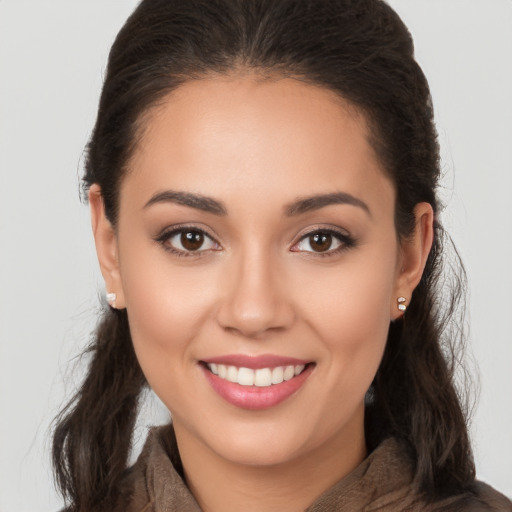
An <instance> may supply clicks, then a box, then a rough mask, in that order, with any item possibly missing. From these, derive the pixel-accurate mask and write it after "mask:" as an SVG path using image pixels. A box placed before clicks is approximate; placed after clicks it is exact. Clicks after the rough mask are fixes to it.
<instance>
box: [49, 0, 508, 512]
mask: <svg viewBox="0 0 512 512" xmlns="http://www.w3.org/2000/svg"><path fill="white" fill-rule="evenodd" d="M438 178H439V155H438V146H437V139H436V133H435V129H434V125H433V114H432V106H431V99H430V94H429V90H428V85H427V83H426V81H425V78H424V76H423V73H422V71H421V70H420V68H419V67H418V65H417V63H416V62H415V61H414V57H413V46H412V41H411V38H410V35H409V33H408V31H407V29H406V28H405V26H404V25H403V23H402V22H401V20H400V19H399V18H398V16H397V15H396V14H395V13H394V12H393V11H392V10H391V9H390V8H389V7H388V6H387V4H385V3H384V2H382V1H380V0H336V1H333V0H321V1H318V0H316V1H306V0H302V1H300V0H280V1H278V2H276V1H275V0H257V1H254V0H222V1H221V0H214V1H211V0H209V1H206V0H203V1H201V0H190V1H188V2H179V1H170V0H144V1H143V2H142V3H141V4H140V5H139V7H138V8H137V9H136V11H135V12H134V14H133V15H132V16H131V17H130V19H129V20H128V21H127V23H126V24H125V26H124V27H123V29H122V30H121V32H120V33H119V35H118V37H117V39H116V41H115V43H114V45H113V48H112V51H111V54H110V58H109V65H108V69H107V75H106V79H105V84H104V87H103V92H102V97H101V101H100V107H99V112H98V119H97V123H96V127H95V129H94V132H93V135H92V138H91V141H90V144H89V147H88V153H87V164H86V174H85V177H84V184H85V189H86V191H87V192H88V197H89V201H90V205H91V215H92V225H93V232H94V236H95V241H96V248H97V253H98V258H99V262H100V267H101V270H102V274H103V277H104V279H105V285H106V290H107V292H108V294H107V298H108V301H109V305H110V307H109V308H108V311H106V313H105V316H104V318H103V319H102V322H101V324H100V325H99V327H98V331H97V338H96V340H95V344H94V346H93V347H92V348H91V352H92V361H91V366H90V368H89V374H88V376H87V378H86V380H85V382H84V384H83V387H82V389H81V390H80V392H79V393H78V395H77V396H76V397H75V398H74V400H73V401H72V402H71V403H70V405H69V406H68V407H67V409H66V410H65V411H63V413H62V415H61V418H60V420H59V424H58V426H57V428H56V432H55V438H54V452H53V453H54V464H55V468H56V476H57V481H58V483H59V485H60V487H61V489H62V492H63V494H64V495H65V496H67V497H68V499H69V503H70V510H76V511H90V510H130V511H132V510H133V511H142V510H144V511H149V510H155V511H156V510H203V511H217V510H222V511H229V510H265V511H272V510H280V511H283V510H285V511H288V510H289V511H296V510H306V509H307V510H312V511H320V510H512V504H511V503H510V502H509V501H508V500H507V499H506V498H505V497H504V496H502V495H501V494H499V493H498V492H496V491H494V490H492V489H491V488H490V487H488V486H486V485H485V484H482V483H478V482H476V481H475V471H474V465H473V462H472V456H471V448H470V443H469V439H468V433H467V427H466V422H465V416H464V412H463V407H462V406H461V404H460V402H459V398H458V394H457V392H456V390H455V388H454V383H453V370H454V367H453V362H452V361H451V360H449V359H448V360H447V359H446V357H445V354H449V353H450V349H451V348H453V347H454V344H455V342H456V340H454V339H445V338H443V337H442V335H443V327H444V324H445V322H446V319H447V318H448V317H449V316H450V314H451V312H452V311H453V309H454V307H455V303H456V298H457V294H458V293H459V289H458V288H457V286H456V285H457V282H455V285H454V289H453V290H452V294H453V295H452V296H451V298H448V300H447V298H446V297H445V296H444V295H443V296H441V292H442V290H441V289H440V288H438V287H437V285H438V281H439V278H440V277H442V267H441V257H442V242H443V232H442V228H441V226H440V224H439V222H438V220H437V213H438V209H439V207H438V201H437V198H436V185H437V180H438ZM443 293H445V292H443ZM447 348H448V350H446V349H447ZM148 385H149V386H150V387H151V388H152V389H153V390H154V391H155V393H156V394H157V395H158V396H159V397H160V398H161V400H162V401H163V402H164V403H165V405H166V406H167V407H168V409H169V411H170V412H171V415H172V425H169V426H166V427H163V428H160V429H156V430H154V431H152V432H151V433H150V435H149V438H148V441H147V443H146V446H145V448H144V450H143V453H142V454H141V456H140V458H139V460H138V461H137V463H136V464H135V466H134V467H133V468H130V469H128V470H127V469H126V465H127V458H128V455H129V452H130V446H131V435H132V431H133V427H134V422H135V418H136V412H137V404H138V399H139V396H140V394H141V391H142V390H143V389H144V388H145V387H146V386H148Z"/></svg>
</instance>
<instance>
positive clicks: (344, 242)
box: [155, 226, 357, 258]
mask: <svg viewBox="0 0 512 512" xmlns="http://www.w3.org/2000/svg"><path fill="white" fill-rule="evenodd" d="M183 233H197V234H200V235H202V236H204V237H205V238H208V239H210V240H211V241H212V242H213V243H215V244H217V245H218V243H217V242H216V241H215V239H214V238H213V237H212V236H210V235H209V234H208V233H207V232H206V231H204V230H203V229H200V228H197V227H194V226H179V227H176V228H173V229H171V230H169V231H164V232H163V233H162V234H161V235H159V236H158V237H157V238H156V239H155V241H156V242H158V243H160V244H161V245H162V247H163V248H164V250H166V251H168V252H170V253H172V254H173V255H175V256H177V257H180V258H183V257H184V258H188V257H197V256H201V255H202V253H204V252H206V251H207V250H208V249H203V250H197V251H183V250H181V249H176V248H174V247H172V246H171V245H168V244H167V242H168V241H169V240H170V239H172V238H173V237H174V236H176V235H178V234H183ZM316 234H323V235H330V236H332V237H333V238H335V239H337V240H338V241H339V242H340V246H339V247H337V248H336V249H332V250H327V251H325V252H315V251H298V250H295V251H294V250H293V249H292V252H305V253H308V254H312V255H314V256H315V257H322V258H326V257H330V256H335V255H337V254H339V253H341V252H343V251H346V250H348V249H351V248H353V247H355V246H356V243H357V242H356V240H355V239H354V238H353V237H351V236H350V235H347V234H346V233H342V232H340V231H337V230H335V229H329V228H317V229H313V230H311V231H309V232H308V233H305V234H304V235H302V236H301V238H300V239H299V241H298V242H296V243H295V244H294V247H295V246H296V245H298V244H299V243H301V242H302V241H304V240H307V238H308V237H311V236H313V235H316ZM213 250H218V249H213Z"/></svg>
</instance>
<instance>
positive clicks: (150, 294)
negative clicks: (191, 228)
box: [120, 244, 215, 394]
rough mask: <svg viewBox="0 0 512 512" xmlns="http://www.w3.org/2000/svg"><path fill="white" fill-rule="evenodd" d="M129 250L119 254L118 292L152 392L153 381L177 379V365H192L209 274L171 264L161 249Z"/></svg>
mask: <svg viewBox="0 0 512 512" xmlns="http://www.w3.org/2000/svg"><path fill="white" fill-rule="evenodd" d="M134 246H135V244H130V246H129V247H127V250H126V251H124V252H122V254H123V259H122V262H121V265H120V268H121V276H122V282H123V292H124V295H125V301H126V309H127V312H128V319H129V324H130V332H131V335H132V339H133V344H134V348H135V351H136V354H137V358H138V360H139V363H140V365H141V367H142V369H143V371H144V373H145V375H146V378H147V379H148V381H149V383H150V385H151V386H152V387H153V388H154V389H155V391H157V394H158V388H159V385H158V382H159V381H162V382H164V381H168V380H169V379H170V380H176V381H179V376H180V372H181V371H182V369H183V370H184V369H186V368H184V367H183V364H185V365H192V363H191V361H192V359H193V358H192V356H191V354H192V352H193V349H194V344H193V341H194V339H196V338H197V337H198V333H199V331H200V330H201V326H202V325H203V324H204V320H205V318H206V317H207V316H208V315H209V312H210V311H211V307H212V303H213V293H214V289H215V287H214V286H213V279H214V276H213V275H212V272H211V271H210V275H209V276H208V275H205V272H204V271H203V270H202V269H199V268H197V269H195V270H192V269H190V268H183V267H180V266H179V265H176V264H174V265H171V264H170V263H169V261H168V260H169V258H168V256H167V254H166V253H165V252H163V251H158V250H157V251H155V249H154V248H152V249H151V248H149V249H147V250H145V251H144V250H143V249H142V250H139V251H134V250H133V247H134ZM142 262H144V263H143V264H142Z"/></svg>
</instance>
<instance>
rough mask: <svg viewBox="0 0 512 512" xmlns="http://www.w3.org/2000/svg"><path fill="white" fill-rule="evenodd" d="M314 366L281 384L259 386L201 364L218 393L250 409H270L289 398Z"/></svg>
mask: <svg viewBox="0 0 512 512" xmlns="http://www.w3.org/2000/svg"><path fill="white" fill-rule="evenodd" d="M313 367H314V365H313V364H309V365H307V366H306V368H305V369H304V370H303V371H302V373H300V374H299V375H297V376H296V377H293V378H292V379H290V380H286V381H284V382H281V384H273V385H272V386H267V387H258V386H241V385H240V384H236V383H234V382H229V381H227V380H225V379H221V378H220V377H218V376H217V375H215V374H213V373H212V372H210V371H209V370H208V369H207V368H206V367H205V366H203V365H201V368H202V370H203V372H204V374H205V376H206V379H207V380H208V382H209V383H210V385H211V386H212V388H213V389H214V391H216V392H217V394H219V395H220V396H221V397H222V398H224V400H226V401H227V402H229V403H230V404H232V405H234V406H236V407H240V408H242V409H250V410H260V409H268V408H270V407H274V406H275V405H278V404H280V403H281V402H283V401H284V400H286V399H287V398H289V397H290V396H291V395H293V394H294V393H296V392H297V391H298V390H299V389H300V388H301V387H302V385H303V384H304V382H305V381H306V379H307V378H308V377H309V376H310V374H311V372H312V371H313Z"/></svg>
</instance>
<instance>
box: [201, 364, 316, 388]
mask: <svg viewBox="0 0 512 512" xmlns="http://www.w3.org/2000/svg"><path fill="white" fill-rule="evenodd" d="M206 367H207V368H208V369H209V370H210V371H211V372H212V373H213V374H214V375H217V376H218V377H219V378H221V379H223V380H226V381H228V382H233V383H235V384H240V386H257V387H262V388H264V387H269V386H275V385H277V384H281V383H283V382H285V381H288V380H291V379H293V377H296V376H298V375H300V374H301V373H302V372H303V371H304V368H305V367H306V365H304V364H298V365H294V366H292V365H288V366H277V367H275V368H259V369H257V370H253V369H251V368H244V367H241V368H238V367H236V366H231V365H224V364H215V363H208V364H207V365H206Z"/></svg>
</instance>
